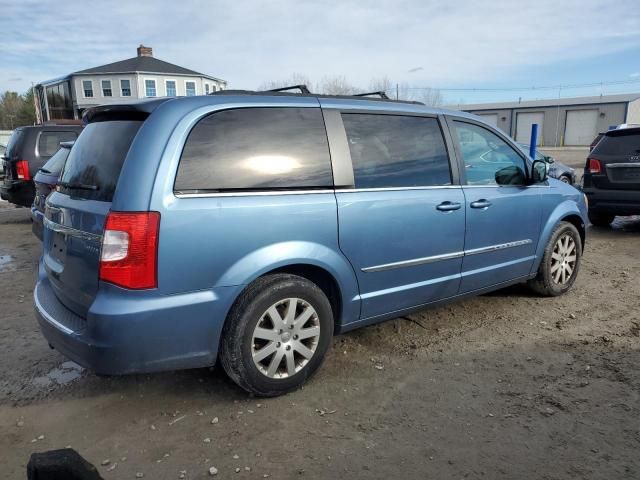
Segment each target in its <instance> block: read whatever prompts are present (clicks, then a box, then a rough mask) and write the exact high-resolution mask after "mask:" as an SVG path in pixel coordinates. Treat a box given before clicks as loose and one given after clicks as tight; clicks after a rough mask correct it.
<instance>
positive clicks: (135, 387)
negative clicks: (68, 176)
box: [0, 160, 640, 479]
mask: <svg viewBox="0 0 640 480" xmlns="http://www.w3.org/2000/svg"><path fill="white" fill-rule="evenodd" d="M581 161H582V160H581ZM6 206H7V205H6V203H4V204H0V292H2V295H1V297H0V298H1V299H0V351H1V352H2V356H1V359H2V362H0V432H1V434H0V452H2V454H0V471H1V472H3V478H17V479H20V478H26V474H25V472H26V463H27V461H28V458H29V455H30V454H31V453H32V452H34V451H44V450H49V449H53V448H62V447H65V446H68V445H71V446H72V447H73V448H75V449H77V450H78V451H79V452H80V453H81V454H82V455H83V456H85V458H87V459H88V460H90V461H91V462H93V463H94V464H95V465H96V466H98V468H99V470H100V472H101V474H102V475H103V476H104V478H105V479H120V478H125V479H126V478H136V474H137V473H143V474H144V478H153V479H176V478H189V479H192V478H200V479H204V478H210V477H209V473H208V469H209V467H211V466H215V467H216V468H217V469H218V470H219V474H218V475H217V477H216V478H231V477H233V478H238V479H240V478H265V475H268V476H270V478H278V479H280V478H395V477H404V478H411V479H412V478H422V479H423V478H437V479H444V478H470V479H471V478H483V477H484V478H491V479H494V478H505V479H507V478H509V479H512V478H544V479H564V478H590V479H591V478H602V479H613V478H616V479H623V478H629V479H637V478H640V457H639V456H638V451H639V450H640V371H639V370H638V365H639V364H640V295H639V291H638V285H639V284H640V256H638V248H639V247H640V218H637V217H636V218H619V219H618V220H617V222H616V224H615V228H613V229H593V228H592V229H590V231H589V232H588V240H587V246H586V251H585V256H584V261H583V264H582V270H581V272H580V276H579V278H578V280H577V282H576V284H575V286H574V288H573V290H572V291H571V292H569V294H567V295H565V296H564V297H560V298H552V299H548V298H547V299H541V298H538V297H535V296H533V295H531V294H530V293H529V292H528V291H527V290H526V289H524V288H521V287H513V288H510V289H507V290H503V291H500V292H496V293H493V294H490V295H485V296H482V297H478V298H474V299H469V300H466V301H463V302H460V303H457V304H453V305H449V306H446V307H442V308H437V309H431V310H425V311H423V312H421V313H419V314H416V315H412V316H411V317H410V318H408V319H398V320H393V321H390V322H386V323H384V324H381V325H377V326H372V327H368V328H364V329H360V330H358V331H355V332H351V333H349V334H346V335H343V336H340V337H336V338H335V340H334V344H333V348H332V350H331V352H330V354H329V357H328V359H327V361H326V363H325V364H324V366H323V367H322V368H321V370H320V371H319V373H318V374H317V375H316V376H315V377H314V379H313V380H312V381H311V382H310V383H308V384H307V385H306V386H305V387H304V388H303V389H302V390H299V391H297V392H294V393H292V394H290V395H288V396H285V397H281V398H276V399H267V400H265V399H257V398H251V397H248V396H247V394H246V393H244V392H243V391H241V390H240V389H238V388H237V387H235V385H234V384H232V383H231V382H230V381H229V380H227V379H226V378H225V376H224V374H223V373H222V371H221V369H220V368H218V367H216V368H213V369H202V370H191V371H182V372H169V373H161V374H156V375H140V376H128V377H107V378H101V377H97V376H95V375H93V374H92V373H90V372H86V371H83V370H82V369H79V368H78V367H77V366H76V365H75V364H72V363H70V362H67V361H66V360H65V359H64V358H63V357H62V356H61V355H60V354H59V353H57V352H56V351H54V350H50V349H49V348H48V346H47V344H46V342H45V341H44V339H43V337H42V336H41V335H40V332H39V330H38V328H37V326H36V322H35V319H34V317H33V307H32V303H31V293H32V288H33V282H34V268H35V265H36V259H37V257H38V255H39V250H40V245H39V242H38V241H37V239H36V238H35V237H34V236H33V235H32V234H31V232H30V225H29V223H27V218H28V217H27V216H26V209H18V210H14V209H8V208H6ZM216 419H217V420H216ZM107 461H108V462H107ZM103 464H104V465H103ZM236 471H237V473H236Z"/></svg>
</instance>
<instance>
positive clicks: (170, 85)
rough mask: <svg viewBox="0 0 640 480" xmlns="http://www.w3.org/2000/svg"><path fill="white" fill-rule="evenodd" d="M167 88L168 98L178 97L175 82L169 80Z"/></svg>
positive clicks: (166, 83)
mask: <svg viewBox="0 0 640 480" xmlns="http://www.w3.org/2000/svg"><path fill="white" fill-rule="evenodd" d="M165 86H166V88H167V97H175V96H176V95H177V92H176V81H175V80H167V81H166V82H165Z"/></svg>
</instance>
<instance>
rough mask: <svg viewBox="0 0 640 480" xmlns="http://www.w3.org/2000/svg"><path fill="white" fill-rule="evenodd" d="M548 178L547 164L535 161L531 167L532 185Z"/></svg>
mask: <svg viewBox="0 0 640 480" xmlns="http://www.w3.org/2000/svg"><path fill="white" fill-rule="evenodd" d="M548 176H549V164H548V163H547V162H545V161H543V160H536V161H535V162H533V165H532V166H531V179H532V181H533V183H542V182H544V181H546V180H547V177H548Z"/></svg>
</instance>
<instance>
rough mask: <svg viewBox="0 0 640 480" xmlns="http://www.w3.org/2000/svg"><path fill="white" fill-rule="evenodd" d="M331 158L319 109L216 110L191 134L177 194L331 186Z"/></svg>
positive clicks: (177, 179) (182, 164) (180, 173)
mask: <svg viewBox="0 0 640 480" xmlns="http://www.w3.org/2000/svg"><path fill="white" fill-rule="evenodd" d="M332 186H333V176H332V173H331V158H330V156H329V146H328V141H327V134H326V132H325V128H324V121H323V118H322V112H321V111H320V109H319V108H280V107H269V108H267V107H265V108H243V109H235V110H224V111H221V112H216V113H213V114H211V115H209V116H207V117H204V118H203V119H202V120H200V121H199V122H198V123H197V124H196V126H195V127H194V128H193V130H191V133H189V137H188V138H187V141H186V143H185V146H184V149H183V151H182V156H181V158H180V164H179V166H178V173H177V175H176V181H175V186H174V189H175V190H176V191H178V192H190V191H191V192H193V191H206V192H219V191H229V190H231V191H234V190H249V191H251V190H269V189H288V190H290V189H299V188H322V187H324V188H327V187H332Z"/></svg>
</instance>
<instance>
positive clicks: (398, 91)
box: [396, 82, 400, 100]
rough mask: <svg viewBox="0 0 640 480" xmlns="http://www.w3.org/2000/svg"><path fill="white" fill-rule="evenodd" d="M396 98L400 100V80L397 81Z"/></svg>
mask: <svg viewBox="0 0 640 480" xmlns="http://www.w3.org/2000/svg"><path fill="white" fill-rule="evenodd" d="M396 100H400V87H399V86H398V82H396Z"/></svg>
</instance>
